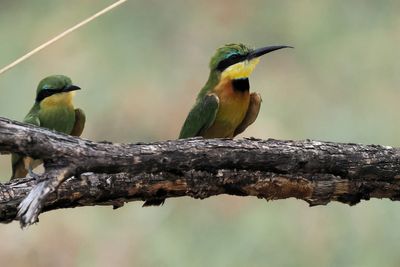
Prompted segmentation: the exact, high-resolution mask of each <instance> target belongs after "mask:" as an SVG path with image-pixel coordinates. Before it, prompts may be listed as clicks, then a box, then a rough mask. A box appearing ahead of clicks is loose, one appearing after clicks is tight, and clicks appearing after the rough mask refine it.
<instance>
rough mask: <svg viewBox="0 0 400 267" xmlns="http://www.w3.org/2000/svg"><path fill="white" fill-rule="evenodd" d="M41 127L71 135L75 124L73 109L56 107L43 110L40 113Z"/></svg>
mask: <svg viewBox="0 0 400 267" xmlns="http://www.w3.org/2000/svg"><path fill="white" fill-rule="evenodd" d="M39 119H40V126H41V127H44V128H48V129H51V130H55V131H58V132H62V133H65V134H70V133H71V131H72V129H73V127H74V124H75V110H74V109H73V107H54V108H48V109H46V110H41V111H40V113H39Z"/></svg>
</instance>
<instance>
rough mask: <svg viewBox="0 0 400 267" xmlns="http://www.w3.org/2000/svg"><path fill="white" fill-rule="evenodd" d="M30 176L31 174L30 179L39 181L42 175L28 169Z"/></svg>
mask: <svg viewBox="0 0 400 267" xmlns="http://www.w3.org/2000/svg"><path fill="white" fill-rule="evenodd" d="M28 174H29V176H30V177H32V178H33V179H35V180H39V179H40V175H39V174H37V173H35V172H33V170H32V168H29V169H28Z"/></svg>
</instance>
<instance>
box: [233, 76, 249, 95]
mask: <svg viewBox="0 0 400 267" xmlns="http://www.w3.org/2000/svg"><path fill="white" fill-rule="evenodd" d="M232 87H233V90H234V91H238V92H248V91H249V90H250V83H249V79H248V78H243V79H235V80H232Z"/></svg>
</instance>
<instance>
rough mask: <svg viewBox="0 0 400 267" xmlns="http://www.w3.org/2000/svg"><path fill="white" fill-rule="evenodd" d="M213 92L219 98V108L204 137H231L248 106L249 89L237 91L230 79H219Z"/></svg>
mask: <svg viewBox="0 0 400 267" xmlns="http://www.w3.org/2000/svg"><path fill="white" fill-rule="evenodd" d="M214 93H215V94H216V95H217V96H218V98H219V108H218V113H217V115H216V118H215V121H214V124H213V125H212V126H211V127H210V128H209V129H208V130H207V133H206V134H205V136H206V137H232V136H233V133H234V131H235V129H236V128H237V127H238V125H239V124H240V123H241V122H242V121H243V119H244V117H245V115H246V112H247V109H248V107H249V101H250V94H249V91H244V92H243V91H237V90H235V89H234V88H233V85H232V80H231V79H229V78H224V79H221V81H220V82H219V84H218V85H217V86H216V87H215V90H214Z"/></svg>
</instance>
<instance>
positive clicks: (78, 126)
mask: <svg viewBox="0 0 400 267" xmlns="http://www.w3.org/2000/svg"><path fill="white" fill-rule="evenodd" d="M85 122H86V115H85V113H84V112H83V110H82V109H80V108H77V109H75V124H74V128H72V131H71V135H73V136H81V134H82V132H83V129H84V128H85Z"/></svg>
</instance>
